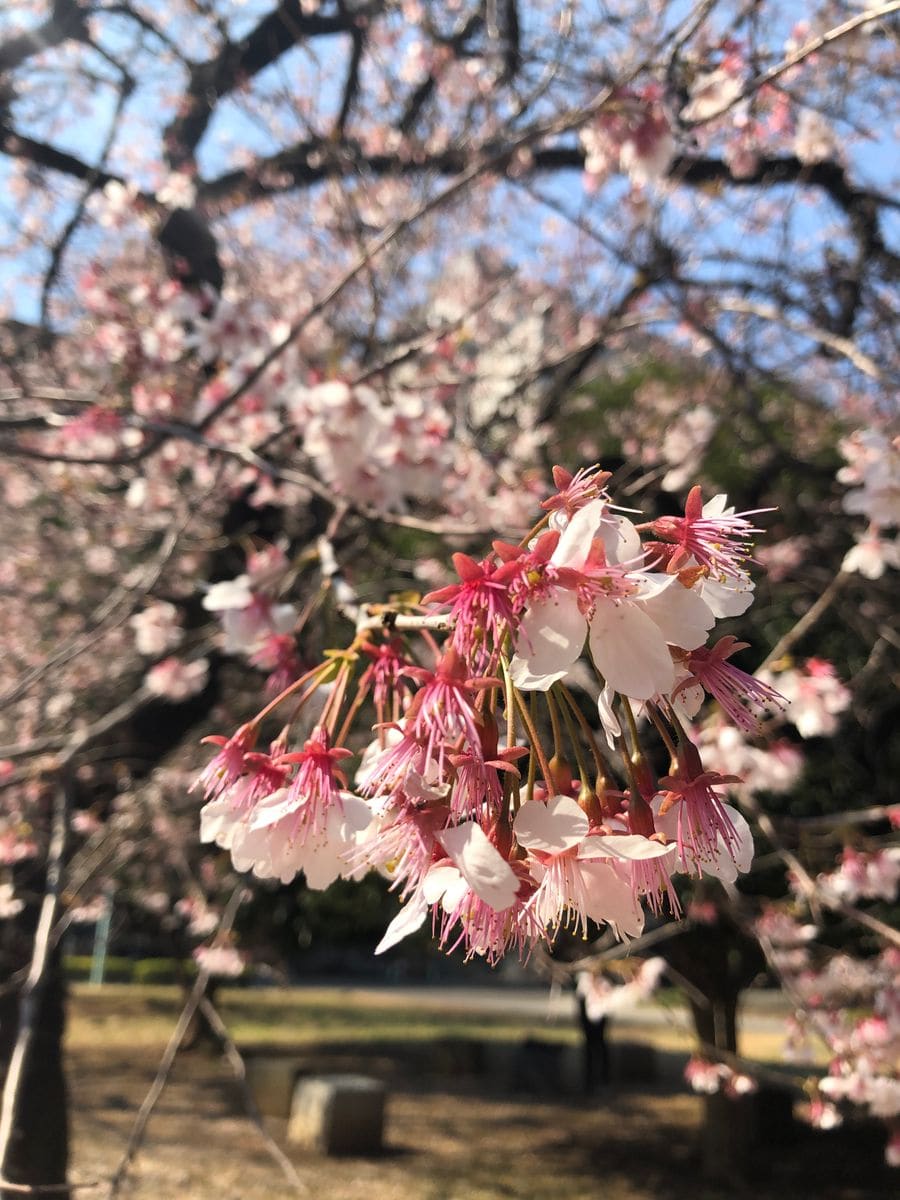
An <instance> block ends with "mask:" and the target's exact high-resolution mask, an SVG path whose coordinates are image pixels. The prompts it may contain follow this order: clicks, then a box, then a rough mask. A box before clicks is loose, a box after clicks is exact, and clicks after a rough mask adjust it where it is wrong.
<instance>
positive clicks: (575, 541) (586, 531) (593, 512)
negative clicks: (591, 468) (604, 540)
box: [550, 500, 606, 571]
mask: <svg viewBox="0 0 900 1200" xmlns="http://www.w3.org/2000/svg"><path fill="white" fill-rule="evenodd" d="M605 509H606V501H605V500H592V501H591V502H590V504H586V505H585V506H584V508H579V510H578V512H576V513H575V515H574V516H573V517H572V519H571V521H569V523H568V525H567V526H566V528H565V530H564V531H563V535H562V537H561V538H560V539H559V543H558V544H557V547H556V549H555V550H554V551H553V554H552V555H551V556H550V561H551V562H552V563H553V565H554V566H556V567H574V568H575V570H576V571H577V570H579V569H580V568H581V567H583V566H584V564H585V563H586V562H587V557H588V554H589V553H590V550H591V542H592V541H593V540H594V538H595V537H597V536H598V534H599V530H600V526H601V522H602V521H603V513H604V510H605Z"/></svg>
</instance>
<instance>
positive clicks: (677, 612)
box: [641, 579, 716, 650]
mask: <svg viewBox="0 0 900 1200" xmlns="http://www.w3.org/2000/svg"><path fill="white" fill-rule="evenodd" d="M641 607H642V608H643V610H644V612H645V613H647V614H648V615H649V616H650V617H652V619H653V621H654V622H655V623H656V624H657V625H658V626H659V628H660V630H661V632H662V635H663V637H664V638H665V639H666V641H667V642H668V643H669V645H670V646H680V647H681V648H682V650H696V649H697V647H698V646H702V645H703V644H704V642H705V641H706V635H707V633H708V632H709V631H710V629H712V627H713V625H715V623H716V618H715V617H714V616H713V614H712V611H711V610H710V608H709V606H708V605H707V604H704V602H703V597H702V596H700V595H698V593H697V592H695V591H692V590H691V588H686V587H685V586H684V585H683V584H682V583H680V582H679V581H678V580H677V579H676V580H675V585H674V587H670V588H667V589H666V591H664V592H662V593H660V594H659V595H657V596H651V597H650V598H649V599H646V600H645V599H642V600H641Z"/></svg>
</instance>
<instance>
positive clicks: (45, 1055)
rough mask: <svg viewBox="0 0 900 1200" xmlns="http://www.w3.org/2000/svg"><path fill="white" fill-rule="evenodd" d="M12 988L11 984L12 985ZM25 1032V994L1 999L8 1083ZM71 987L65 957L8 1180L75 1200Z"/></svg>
mask: <svg viewBox="0 0 900 1200" xmlns="http://www.w3.org/2000/svg"><path fill="white" fill-rule="evenodd" d="M7 986H8V985H7ZM18 1030H19V994H18V990H16V989H11V990H9V991H4V992H3V993H2V994H0V1072H2V1076H3V1078H4V1079H5V1078H6V1071H7V1068H8V1065H9V1059H10V1055H11V1054H12V1049H13V1046H14V1045H15V1042H16V1037H17V1034H18ZM64 1030H65V985H64V983H63V979H62V973H61V970H60V963H59V958H58V956H57V958H56V960H55V961H54V963H53V965H52V968H51V971H50V974H49V976H48V978H47V980H46V983H45V986H44V989H43V992H42V994H41V996H40V998H39V1001H38V1005H37V1011H36V1013H35V1025H34V1032H33V1039H32V1042H31V1049H30V1052H29V1055H28V1058H27V1060H26V1064H25V1070H24V1074H23V1078H22V1085H21V1088H20V1091H19V1103H18V1105H17V1110H16V1116H15V1124H14V1127H13V1134H12V1138H11V1141H10V1145H9V1152H8V1156H7V1160H6V1169H5V1178H6V1179H7V1181H8V1182H10V1183H18V1184H28V1185H30V1186H32V1187H40V1186H42V1185H43V1186H47V1185H55V1186H62V1187H63V1190H62V1191H58V1192H53V1196H54V1197H57V1198H60V1200H69V1192H68V1191H67V1190H66V1189H65V1187H64V1185H65V1183H66V1173H67V1169H68V1161H69V1120H68V1092H67V1089H66V1080H65V1073H64V1070H63V1056H62V1040H63V1032H64ZM0 1200H22V1193H21V1192H15V1191H10V1190H7V1189H2V1190H0Z"/></svg>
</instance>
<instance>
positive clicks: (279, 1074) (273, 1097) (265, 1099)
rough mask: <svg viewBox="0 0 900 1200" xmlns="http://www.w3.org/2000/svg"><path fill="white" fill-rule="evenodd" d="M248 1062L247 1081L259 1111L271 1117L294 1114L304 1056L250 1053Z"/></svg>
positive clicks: (283, 1116)
mask: <svg viewBox="0 0 900 1200" xmlns="http://www.w3.org/2000/svg"><path fill="white" fill-rule="evenodd" d="M246 1062H247V1083H248V1084H249V1086H250V1090H251V1091H252V1093H253V1099H254V1100H255V1101H256V1107H257V1108H258V1109H259V1111H260V1112H261V1113H263V1114H264V1115H265V1116H267V1117H280V1118H282V1119H284V1118H285V1117H288V1116H290V1112H291V1100H292V1098H293V1094H294V1083H295V1081H296V1079H297V1073H298V1071H299V1069H300V1059H297V1058H286V1057H285V1056H284V1055H270V1054H266V1055H256V1054H249V1055H248V1056H247V1059H246Z"/></svg>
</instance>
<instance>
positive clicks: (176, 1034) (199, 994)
mask: <svg viewBox="0 0 900 1200" xmlns="http://www.w3.org/2000/svg"><path fill="white" fill-rule="evenodd" d="M243 890H244V888H243V884H238V886H237V887H236V888H235V889H234V891H233V892H232V893H231V897H230V899H229V901H228V904H227V905H226V907H225V911H224V912H223V913H222V917H221V920H220V921H219V928H218V930H217V940H219V939H221V938H222V937H223V936H224V935H225V934H226V933H228V931H229V930H230V928H231V926H232V924H233V922H234V918H235V916H236V915H237V910H238V908H239V907H240V904H241V899H242V896H243ZM208 985H209V972H208V971H206V970H203V969H202V968H201V970H200V972H199V974H198V975H197V978H196V980H195V982H194V986H193V988H191V994H190V995H189V996H188V998H187V1001H186V1003H185V1005H184V1008H183V1009H182V1010H181V1016H180V1017H179V1018H178V1021H177V1023H176V1025H175V1028H174V1029H173V1030H172V1035H171V1037H170V1038H169V1042H168V1045H167V1046H166V1048H165V1050H164V1051H163V1056H162V1058H161V1059H160V1061H159V1067H158V1068H157V1071H156V1077H155V1078H154V1080H153V1083H152V1084H151V1085H150V1088H149V1090H148V1091H147V1095H146V1096H145V1097H144V1100H143V1103H142V1104H141V1107H140V1108H139V1109H138V1113H137V1116H136V1117H135V1120H134V1125H133V1126H132V1128H131V1133H130V1134H129V1136H128V1143H127V1145H126V1147H125V1150H124V1153H123V1154H122V1158H121V1159H120V1161H119V1165H118V1166H117V1167H116V1170H115V1172H114V1174H113V1176H112V1179H111V1180H110V1184H109V1191H108V1192H107V1200H115V1197H116V1196H118V1195H119V1191H120V1189H121V1187H122V1184H123V1183H124V1182H125V1177H126V1175H127V1174H128V1169H129V1167H130V1166H131V1164H132V1162H133V1161H134V1158H135V1156H136V1155H137V1152H138V1150H139V1149H140V1148H141V1143H142V1142H143V1140H144V1134H145V1133H146V1131H147V1125H148V1124H149V1122H150V1118H151V1116H152V1115H153V1110H154V1109H155V1108H156V1105H157V1102H158V1101H159V1098H160V1096H161V1095H162V1094H163V1091H164V1090H165V1087H166V1084H167V1083H168V1082H169V1076H170V1075H171V1073H172V1067H173V1066H174V1065H175V1059H176V1058H177V1057H178V1051H179V1050H180V1049H181V1043H182V1042H183V1041H184V1038H185V1035H186V1034H187V1031H188V1029H189V1028H190V1024H191V1021H192V1020H193V1019H194V1016H195V1014H196V1012H197V1009H198V1008H199V1007H200V1004H201V1002H202V1000H203V997H204V994H205V992H206V989H207V986H208Z"/></svg>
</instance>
